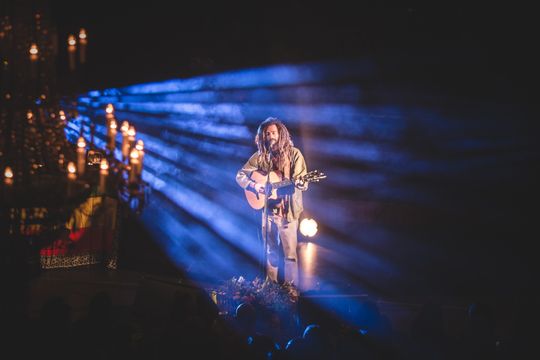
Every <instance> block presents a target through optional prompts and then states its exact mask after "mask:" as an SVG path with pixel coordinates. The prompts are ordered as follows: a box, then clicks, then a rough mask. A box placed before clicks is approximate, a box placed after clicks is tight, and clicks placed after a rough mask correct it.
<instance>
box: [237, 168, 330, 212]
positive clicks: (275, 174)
mask: <svg viewBox="0 0 540 360" xmlns="http://www.w3.org/2000/svg"><path fill="white" fill-rule="evenodd" d="M325 178H326V175H325V174H324V173H323V172H320V171H319V170H313V171H310V172H308V173H307V174H305V175H304V176H301V177H300V178H299V179H301V180H302V181H304V182H305V183H310V182H319V181H320V180H321V179H325ZM250 179H251V180H253V181H255V182H256V183H259V184H262V185H264V186H265V188H266V192H265V194H261V193H258V192H255V190H254V189H253V188H251V187H248V188H247V189H244V192H245V194H246V199H247V201H248V203H249V205H250V206H251V207H252V208H253V209H255V210H260V209H262V208H263V207H264V202H265V199H266V198H268V199H277V198H278V197H279V196H280V192H279V191H278V190H279V189H282V188H285V187H287V186H294V181H293V180H289V179H284V178H283V176H282V174H281V172H279V171H270V174H269V176H268V174H267V173H265V172H262V171H258V170H255V171H253V172H252V173H251V176H250ZM268 179H269V181H268ZM268 182H269V183H268ZM285 193H286V192H285Z"/></svg>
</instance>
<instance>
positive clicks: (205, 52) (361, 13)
mask: <svg viewBox="0 0 540 360" xmlns="http://www.w3.org/2000/svg"><path fill="white" fill-rule="evenodd" d="M51 12H52V18H53V20H54V21H55V23H56V24H57V30H58V36H59V44H60V47H59V51H60V57H59V76H60V79H61V80H63V81H65V80H66V78H67V77H69V76H70V74H69V73H68V71H67V59H66V57H67V54H66V53H67V51H66V45H65V43H66V39H67V36H68V34H69V33H73V34H77V33H78V31H79V28H81V27H84V28H86V30H87V33H88V38H89V44H88V50H87V59H88V61H87V64H86V65H85V66H84V68H79V69H78V73H79V74H78V76H79V78H78V80H79V83H80V88H81V89H99V88H106V87H115V86H123V85H128V84H133V83H143V82H147V81H156V80H165V79H169V78H180V77H190V76H195V75H199V74H208V73H213V72H221V71H225V70H230V69H241V68H244V67H252V66H262V65H268V64H276V63H299V62H304V61H320V60H334V59H346V58H358V57H384V58H385V59H388V58H390V59H393V60H394V61H396V63H399V62H400V58H401V57H404V56H408V55H412V56H436V57H438V59H439V63H440V64H441V65H444V64H452V65H453V66H452V68H451V70H450V69H448V68H446V69H445V66H441V67H439V68H437V69H417V70H418V71H416V72H415V75H414V76H415V77H418V78H420V77H423V78H428V77H433V76H437V77H439V78H441V79H443V78H444V79H453V78H455V77H456V76H460V77H463V78H466V77H467V76H468V75H470V73H468V72H471V71H475V72H476V73H477V72H478V71H482V72H484V73H486V74H489V76H486V77H485V81H482V84H484V85H485V88H486V89H492V88H493V84H494V83H496V84H498V85H497V86H498V87H505V88H506V87H508V86H512V87H513V89H512V93H515V92H516V91H519V92H520V94H525V93H526V92H521V91H520V90H521V89H522V88H523V83H528V77H530V75H531V74H530V73H529V70H530V69H532V68H533V67H532V65H533V64H534V57H533V56H532V55H533V47H534V45H533V44H534V42H533V41H532V40H533V39H532V37H533V33H534V32H533V31H532V28H533V24H534V22H533V21H532V12H531V11H529V10H528V9H527V8H518V7H514V8H508V7H504V6H500V7H496V6H494V5H492V4H490V5H489V6H478V5H470V4H460V3H459V2H452V3H446V4H444V3H443V4H440V5H438V6H437V7H426V6H421V5H418V4H414V3H413V4H406V5H400V6H390V5H387V4H384V3H383V4H382V5H374V4H366V3H363V2H360V3H358V2H341V1H337V2H336V1H333V2H322V3H318V4H316V3H314V2H307V1H305V2H304V1H290V2H286V3H285V2H253V1H252V2H248V1H240V2H226V3H225V2H223V3H222V2H210V1H196V2H195V1H193V2H165V1H152V2H142V3H134V2H129V3H128V2H113V1H107V2H106V1H92V2H91V3H88V4H87V5H85V6H83V5H81V4H79V3H77V4H75V3H64V2H58V1H56V2H51ZM456 63H457V64H458V65H460V66H456ZM471 64H474V65H475V67H474V69H473V70H471V67H470V65H471ZM493 74H495V76H496V78H497V79H496V81H495V80H494V79H493ZM518 82H519V84H518ZM503 84H504V85H503ZM518 85H519V86H518ZM520 96H521V95H520Z"/></svg>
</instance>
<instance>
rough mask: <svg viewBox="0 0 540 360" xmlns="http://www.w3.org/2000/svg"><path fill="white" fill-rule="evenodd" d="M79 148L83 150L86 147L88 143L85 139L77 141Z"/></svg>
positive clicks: (81, 138)
mask: <svg viewBox="0 0 540 360" xmlns="http://www.w3.org/2000/svg"><path fill="white" fill-rule="evenodd" d="M77 146H78V147H79V148H80V149H82V148H85V147H86V141H84V138H83V137H82V136H81V137H80V138H79V140H77Z"/></svg>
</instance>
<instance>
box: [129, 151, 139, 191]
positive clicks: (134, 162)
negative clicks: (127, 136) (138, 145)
mask: <svg viewBox="0 0 540 360" xmlns="http://www.w3.org/2000/svg"><path fill="white" fill-rule="evenodd" d="M129 158H130V160H129V163H130V167H129V180H128V182H129V183H136V182H137V168H138V166H139V152H138V151H137V149H133V150H131V153H130V154H129Z"/></svg>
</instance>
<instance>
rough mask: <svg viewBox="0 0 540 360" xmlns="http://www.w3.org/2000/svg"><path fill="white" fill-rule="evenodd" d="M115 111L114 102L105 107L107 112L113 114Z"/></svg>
mask: <svg viewBox="0 0 540 360" xmlns="http://www.w3.org/2000/svg"><path fill="white" fill-rule="evenodd" d="M113 111H114V107H113V104H107V107H106V108H105V112H106V113H107V114H112V113H113Z"/></svg>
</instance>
